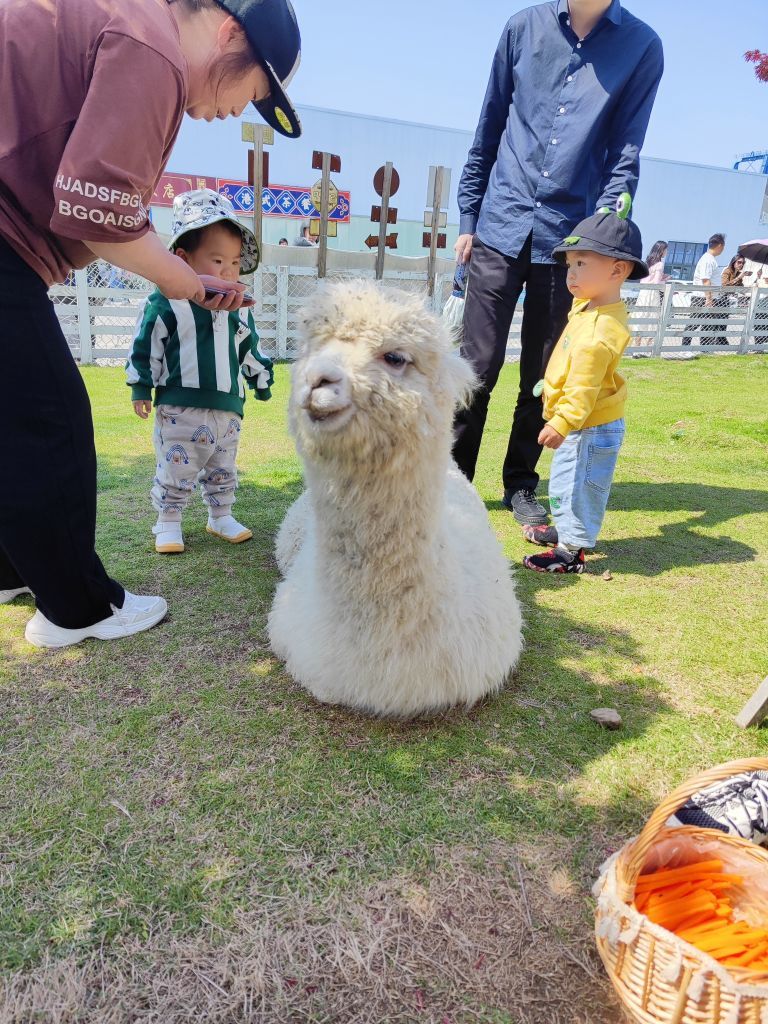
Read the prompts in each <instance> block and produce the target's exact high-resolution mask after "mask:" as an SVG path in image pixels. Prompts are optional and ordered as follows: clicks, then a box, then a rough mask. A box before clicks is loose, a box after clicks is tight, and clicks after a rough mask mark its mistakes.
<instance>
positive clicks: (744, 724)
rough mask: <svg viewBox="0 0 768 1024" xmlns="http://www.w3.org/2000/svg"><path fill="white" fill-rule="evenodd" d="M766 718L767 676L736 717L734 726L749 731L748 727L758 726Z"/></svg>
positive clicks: (767, 713)
mask: <svg viewBox="0 0 768 1024" xmlns="http://www.w3.org/2000/svg"><path fill="white" fill-rule="evenodd" d="M766 717H768V676H766V677H765V679H764V680H763V681H762V683H761V684H760V685H759V686H758V688H757V689H756V690H755V692H754V694H753V695H752V697H751V699H750V700H749V701H747V703H746V705H745V706H744V708H743V710H742V711H740V712H739V714H738V715H737V716H736V724H737V725H738V726H741V728H742V729H749V728H750V726H753V725H760V723H761V722H762V721H763V720H764V719H765V718H766Z"/></svg>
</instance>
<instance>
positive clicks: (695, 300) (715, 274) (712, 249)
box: [683, 233, 725, 345]
mask: <svg viewBox="0 0 768 1024" xmlns="http://www.w3.org/2000/svg"><path fill="white" fill-rule="evenodd" d="M724 249H725V235H722V234H720V233H718V234H715V235H712V237H711V238H710V239H709V243H708V248H707V251H706V252H705V253H704V255H703V256H702V257H701V259H700V260H699V262H698V263H697V264H696V270H695V271H694V272H693V283H694V284H695V285H696V284H698V285H719V284H720V266H719V264H718V262H717V257H718V256H721V255H722V254H723V250H724ZM691 308H692V309H702V310H703V309H706V310H708V311H709V310H712V311H714V308H715V298H714V294H713V293H712V292H711V291H706V292H692V294H691ZM711 315H712V313H710V312H707V313H702V317H709V316H711ZM697 326H698V329H699V332H700V333H701V334H712V333H713V332H715V331H717V324H708V323H704V324H699V325H697V324H696V323H692V324H688V327H687V330H691V328H692V327H693V328H695V327H697ZM683 344H684V345H690V344H691V336H690V335H686V336H685V337H684V338H683ZM701 344H702V345H714V344H715V339H710V338H702V339H701Z"/></svg>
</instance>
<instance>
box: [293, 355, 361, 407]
mask: <svg viewBox="0 0 768 1024" xmlns="http://www.w3.org/2000/svg"><path fill="white" fill-rule="evenodd" d="M303 385H304V386H303V387H302V388H301V389H300V391H299V402H300V403H301V405H302V407H303V408H305V409H306V410H307V411H308V412H309V414H310V416H311V417H312V418H313V419H323V418H326V417H327V416H330V415H331V414H333V413H337V412H341V410H342V409H346V408H347V407H348V406H349V404H350V389H349V379H348V377H347V374H346V373H345V372H344V370H343V369H342V367H341V366H340V365H339V364H338V363H337V362H335V361H334V360H332V359H328V358H327V357H323V356H317V357H315V358H314V359H311V360H310V361H309V363H307V365H306V367H305V368H304V382H303Z"/></svg>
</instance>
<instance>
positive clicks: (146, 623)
mask: <svg viewBox="0 0 768 1024" xmlns="http://www.w3.org/2000/svg"><path fill="white" fill-rule="evenodd" d="M167 612H168V605H167V604H166V602H165V600H164V599H163V598H162V597H139V596H137V595H136V594H131V593H129V592H128V591H127V590H126V592H125V602H124V603H123V607H122V608H115V606H114V605H112V614H111V615H110V616H109V618H108V619H102V620H101V622H95V623H94V624H93V625H92V626H85V627H84V628H83V629H64V627H63V626H55V625H54V624H53V623H52V622H51V621H50V620H49V619H46V617H45V616H44V615H43V613H42V612H41V611H36V612H35V614H34V615H33V616H32V618H31V619H30V620H29V622H28V623H27V628H26V629H25V630H24V636H25V637H26V638H27V640H28V641H29V643H31V644H34V646H35V647H69V646H70V645H71V644H79V643H80V641H81V640H86V639H88V637H94V638H95V639H96V640H120V639H121V638H122V637H124V636H132V634H134V633H141V632H143V631H144V630H145V629H151V628H152V626H155V625H157V623H158V622H159V621H160V620H161V619H164V618H165V616H166V613H167Z"/></svg>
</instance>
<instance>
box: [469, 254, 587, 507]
mask: <svg viewBox="0 0 768 1024" xmlns="http://www.w3.org/2000/svg"><path fill="white" fill-rule="evenodd" d="M565 280H566V269H565V267H561V266H558V265H555V264H548V263H532V262H531V239H530V238H528V241H527V242H526V243H525V245H524V246H523V249H522V252H521V253H520V255H519V256H517V257H515V258H513V257H511V256H504V255H503V254H502V253H500V252H497V251H496V250H495V249H491V248H490V246H487V245H484V244H483V242H481V241H480V240H479V239H478V238H475V241H474V243H473V246H472V260H471V262H470V264H469V284H468V290H467V299H466V306H465V308H464V341H463V344H462V346H461V353H462V355H463V356H464V357H465V358H466V359H468V360H469V362H470V363H472V365H473V366H474V368H475V372H476V373H477V374H478V376H479V377H480V382H481V387H480V388H479V389H478V391H477V392H476V393H475V396H474V398H473V400H472V404H471V405H470V406H469V407H468V408H467V409H464V410H462V411H461V412H460V413H458V414H457V416H456V421H455V424H454V447H453V457H454V458H455V460H456V462H457V464H458V466H459V469H460V470H461V471H462V472H463V473H464V475H465V476H467V477H468V478H469V479H470V480H472V479H473V478H474V475H475V466H476V464H477V455H478V452H479V451H480V442H481V441H482V438H483V429H484V427H485V420H486V416H487V414H488V403H489V401H490V397H491V392H492V391H493V389H494V387H495V385H496V381H497V380H498V379H499V373H500V372H501V368H502V367H503V365H504V357H505V354H506V350H507V343H508V338H509V328H510V325H511V323H512V317H513V315H514V312H515V306H516V305H517V300H518V299H519V298H520V293H521V292H522V290H523V287H525V301H524V304H523V326H522V336H521V350H522V351H521V356H520V392H519V394H518V397H517V405H516V407H515V411H514V415H513V417H512V430H511V433H510V436H509V444H508V446H507V455H506V458H505V459H504V469H503V474H502V478H503V482H504V490H505V491H510V492H514V491H519V490H521V489H523V488H527V489H530V490H532V491H533V490H536V487H537V485H538V482H539V475H538V473H537V472H536V464H537V463H538V461H539V457H540V456H541V445H540V444H539V442H538V437H539V434H540V433H541V429H542V427H543V426H544V420H543V418H542V403H541V398H537V397H536V396H535V395H534V394H533V389H534V387H535V386H536V384H537V382H538V381H539V380H541V378H542V377H543V376H544V370H545V369H546V366H547V363H548V362H549V357H550V355H551V354H552V349H553V348H554V347H555V345H556V344H557V341H558V339H559V337H560V335H561V334H562V332H563V330H564V328H565V324H566V322H567V319H568V311H569V310H570V308H571V303H572V302H573V299H572V297H571V294H570V292H569V291H568V288H567V287H566V283H565Z"/></svg>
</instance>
